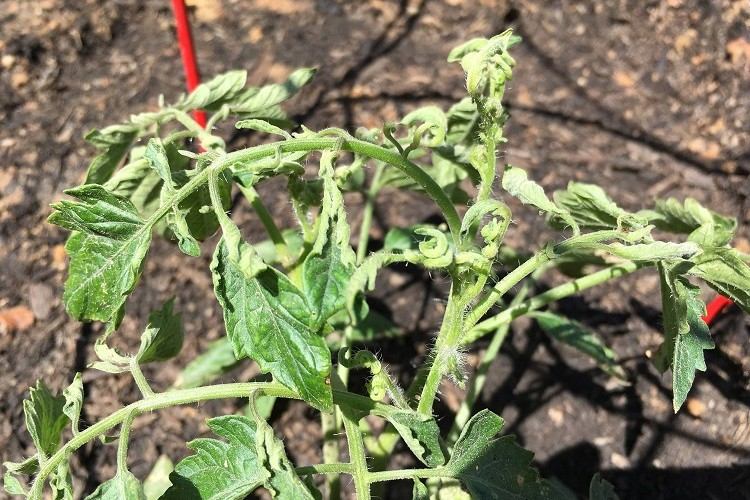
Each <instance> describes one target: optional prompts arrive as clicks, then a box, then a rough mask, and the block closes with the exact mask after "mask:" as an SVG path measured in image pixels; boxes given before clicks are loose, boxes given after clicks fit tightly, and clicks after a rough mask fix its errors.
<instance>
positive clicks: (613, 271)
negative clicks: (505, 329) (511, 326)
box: [462, 261, 651, 345]
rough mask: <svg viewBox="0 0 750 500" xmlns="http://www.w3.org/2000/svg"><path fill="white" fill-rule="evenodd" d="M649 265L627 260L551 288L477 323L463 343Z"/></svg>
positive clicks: (469, 342)
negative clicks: (527, 314) (553, 303)
mask: <svg viewBox="0 0 750 500" xmlns="http://www.w3.org/2000/svg"><path fill="white" fill-rule="evenodd" d="M649 265H651V264H649V263H643V262H630V261H626V262H622V263H620V264H617V265H614V266H611V267H607V268H605V269H602V270H600V271H597V272H595V273H592V274H589V275H587V276H583V277H581V278H577V279H575V280H572V281H569V282H567V283H563V284H562V285H559V286H556V287H554V288H551V289H549V290H547V291H546V292H543V293H540V294H539V295H537V296H535V297H532V298H530V299H529V300H527V301H525V302H523V303H521V304H518V305H516V306H512V307H509V308H508V309H506V310H504V311H503V312H501V313H500V314H498V315H496V316H493V317H491V318H488V319H486V320H484V321H482V322H480V323H477V324H475V325H474V326H473V328H472V329H471V330H469V332H468V333H467V334H466V335H465V336H464V338H463V339H462V343H463V344H464V345H467V344H471V343H472V342H474V341H476V340H478V339H480V338H481V337H483V336H485V335H486V334H488V333H490V332H493V331H495V330H497V328H498V327H499V326H500V325H502V324H504V323H509V322H511V321H513V320H514V319H515V318H518V317H519V316H523V315H524V314H526V313H529V312H531V311H535V310H537V309H540V308H542V307H544V306H546V305H548V304H550V303H552V302H556V301H558V300H560V299H564V298H565V297H569V296H571V295H574V294H576V293H578V292H580V291H582V290H586V289H587V288H591V287H594V286H597V285H601V284H602V283H604V282H606V281H609V280H611V279H615V278H619V277H620V276H625V275H627V274H630V273H632V272H634V271H637V270H638V269H641V268H642V267H646V266H649Z"/></svg>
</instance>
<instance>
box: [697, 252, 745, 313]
mask: <svg viewBox="0 0 750 500" xmlns="http://www.w3.org/2000/svg"><path fill="white" fill-rule="evenodd" d="M691 261H692V262H694V263H695V265H694V266H693V267H691V268H690V270H689V273H690V274H692V275H694V276H698V277H699V278H701V279H702V280H704V281H705V282H706V283H708V284H709V285H711V287H712V288H713V289H714V290H716V291H717V292H719V293H720V294H722V295H725V296H727V297H729V298H730V299H732V300H733V301H734V302H735V304H737V305H739V306H740V307H741V308H742V309H744V310H745V312H748V313H750V266H748V264H747V262H745V261H744V260H743V259H742V257H741V256H740V254H739V253H738V252H737V250H734V249H731V248H712V249H710V250H706V251H704V252H703V253H701V254H699V255H696V256H695V257H693V258H692V259H691Z"/></svg>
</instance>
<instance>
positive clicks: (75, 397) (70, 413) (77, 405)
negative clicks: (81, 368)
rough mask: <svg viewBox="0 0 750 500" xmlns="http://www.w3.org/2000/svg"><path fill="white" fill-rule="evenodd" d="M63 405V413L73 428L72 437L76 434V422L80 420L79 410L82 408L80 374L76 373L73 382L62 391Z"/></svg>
mask: <svg viewBox="0 0 750 500" xmlns="http://www.w3.org/2000/svg"><path fill="white" fill-rule="evenodd" d="M63 397H64V398H65V405H64V406H63V413H65V415H66V416H67V417H68V419H70V422H71V426H72V428H73V435H76V434H78V422H79V420H80V418H81V408H82V407H83V380H81V374H80V373H76V375H75V377H73V382H71V383H70V385H69V386H68V387H66V388H65V390H64V391H63Z"/></svg>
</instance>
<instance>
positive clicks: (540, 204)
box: [502, 165, 578, 233]
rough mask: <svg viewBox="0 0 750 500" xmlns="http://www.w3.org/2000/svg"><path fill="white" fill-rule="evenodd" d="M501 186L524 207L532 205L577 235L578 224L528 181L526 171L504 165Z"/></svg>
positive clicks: (542, 190)
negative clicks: (564, 223)
mask: <svg viewBox="0 0 750 500" xmlns="http://www.w3.org/2000/svg"><path fill="white" fill-rule="evenodd" d="M502 185H503V189H505V190H506V191H508V193H510V194H511V195H512V196H515V197H516V198H518V199H519V200H520V201H521V203H523V204H524V205H532V206H535V207H536V208H538V209H539V210H542V211H544V212H547V213H549V214H550V215H556V216H558V217H560V218H561V219H562V220H564V221H565V222H566V223H567V225H569V226H570V227H571V228H572V229H573V231H574V232H575V233H578V224H577V223H576V221H575V220H574V219H573V217H572V216H571V215H570V213H569V212H568V211H567V210H565V209H563V208H559V207H557V206H556V205H555V204H554V203H552V202H551V201H550V199H549V198H547V195H546V194H544V189H542V187H541V186H540V185H539V184H537V183H536V182H534V181H532V180H529V178H528V176H527V175H526V171H524V170H522V169H520V168H518V167H513V166H511V165H506V167H505V173H504V174H503V182H502Z"/></svg>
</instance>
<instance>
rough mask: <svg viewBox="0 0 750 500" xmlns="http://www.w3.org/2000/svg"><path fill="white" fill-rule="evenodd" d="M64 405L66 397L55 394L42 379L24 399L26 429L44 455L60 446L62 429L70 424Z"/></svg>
mask: <svg viewBox="0 0 750 500" xmlns="http://www.w3.org/2000/svg"><path fill="white" fill-rule="evenodd" d="M64 405H65V398H64V397H62V396H55V395H53V394H52V393H51V392H50V390H49V389H48V388H47V386H46V385H44V382H42V381H41V380H40V381H37V383H36V386H34V387H32V388H31V389H29V398H28V399H24V401H23V412H24V416H25V419H26V430H27V431H28V432H29V435H30V436H31V440H32V441H33V442H34V446H36V449H37V450H38V451H39V452H40V453H41V454H42V457H47V456H50V455H52V454H53V453H55V451H57V449H58V447H59V446H60V438H61V437H62V431H63V429H64V428H65V426H66V425H67V424H68V417H67V416H66V415H65V413H64V412H63V406H64Z"/></svg>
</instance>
